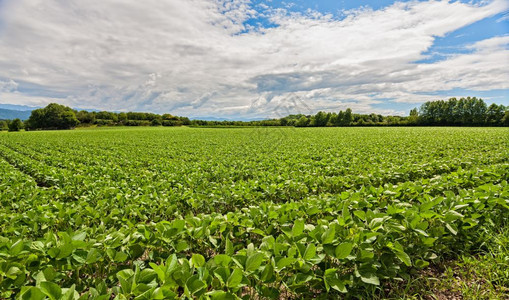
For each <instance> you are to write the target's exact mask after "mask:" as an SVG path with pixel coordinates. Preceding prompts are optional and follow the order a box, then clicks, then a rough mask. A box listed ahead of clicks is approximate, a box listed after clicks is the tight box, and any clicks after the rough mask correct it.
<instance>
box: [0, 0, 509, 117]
mask: <svg viewBox="0 0 509 300" xmlns="http://www.w3.org/2000/svg"><path fill="white" fill-rule="evenodd" d="M462 96H476V97H480V98H482V99H484V100H485V101H486V102H487V103H498V104H504V105H509V0H488V1H387V0H370V1H366V0H355V1H346V0H314V1H305V0H293V1H292V0H288V1H280V0H272V1H259V0H144V1H139V0H88V1H84V0H0V103H4V104H6V103H8V104H19V105H30V106H44V105H46V104H48V103H51V102H57V103H60V104H64V105H68V106H71V107H79V108H87V109H96V110H110V111H144V112H155V113H171V114H173V115H179V116H188V117H192V118H197V117H216V118H227V119H239V120H247V119H257V118H272V117H282V116H285V115H288V114H292V113H303V114H312V113H316V112H318V111H320V110H322V111H339V110H344V109H346V108H348V107H349V108H351V109H352V110H353V111H354V112H356V113H372V112H374V113H379V114H384V115H407V114H408V112H409V110H410V109H412V108H414V107H418V106H420V105H421V104H422V103H423V102H425V101H430V100H437V99H447V98H449V97H462Z"/></svg>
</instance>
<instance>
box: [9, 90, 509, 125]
mask: <svg viewBox="0 0 509 300" xmlns="http://www.w3.org/2000/svg"><path fill="white" fill-rule="evenodd" d="M93 125H96V126H182V125H186V126H208V127H221V126H223V127H231V126H294V127H342V126H509V106H508V107H506V106H504V105H497V104H495V103H493V104H491V105H490V106H487V104H486V103H485V102H484V101H483V100H482V99H478V98H476V97H466V98H460V99H456V98H450V99H449V100H447V101H445V100H436V101H428V102H426V103H424V104H422V105H421V107H420V108H419V109H417V108H414V109H412V110H411V111H410V115H409V116H403V117H402V116H383V115H380V114H374V113H371V114H355V113H353V112H352V110H351V109H350V108H347V109H346V110H345V111H342V110H340V111H339V112H337V113H336V112H323V111H319V112H318V113H316V114H315V115H304V114H295V115H289V116H286V117H283V118H279V119H270V120H259V121H206V120H190V119H189V118H187V117H179V116H173V115H171V114H162V115H159V114H154V113H143V112H127V113H125V112H120V113H116V112H108V111H100V112H89V111H85V110H81V111H76V110H73V109H71V108H69V107H67V106H63V105H60V104H56V103H51V104H49V105H48V106H46V107H44V108H40V109H36V110H33V111H32V114H31V115H30V118H29V119H28V120H27V121H26V122H25V123H23V122H22V121H21V120H19V119H15V120H12V121H8V120H7V121H5V120H4V121H0V130H9V131H19V130H21V129H23V128H24V129H25V130H38V129H71V128H74V127H77V126H93Z"/></svg>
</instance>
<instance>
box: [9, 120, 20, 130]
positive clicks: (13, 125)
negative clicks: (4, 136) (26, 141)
mask: <svg viewBox="0 0 509 300" xmlns="http://www.w3.org/2000/svg"><path fill="white" fill-rule="evenodd" d="M8 127H9V131H20V130H21V129H23V122H21V120H20V119H14V120H12V121H10V122H9V125H8Z"/></svg>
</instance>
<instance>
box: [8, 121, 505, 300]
mask: <svg viewBox="0 0 509 300" xmlns="http://www.w3.org/2000/svg"><path fill="white" fill-rule="evenodd" d="M508 180H509V129H508V128H449V127H443V128H430V127H428V128H417V127H416V128H411V127H406V128H382V127H376V128H269V127H266V128H188V127H179V128H162V127H151V128H123V127H121V128H107V129H103V128H94V129H80V130H70V131H34V132H15V133H5V132H0V204H1V208H0V298H2V299H3V298H5V299H9V298H18V299H91V300H92V299H240V298H243V299H310V298H318V299H357V298H358V299H370V298H391V297H397V296H396V294H394V293H395V292H397V291H403V292H405V293H406V294H405V297H408V298H412V297H413V298H420V297H422V298H423V299H433V298H426V297H428V296H430V297H432V296H433V293H435V292H436V291H435V292H434V291H433V290H430V291H429V293H430V295H424V294H422V293H421V292H422V291H412V290H411V288H410V287H411V286H412V282H413V280H415V279H416V278H421V277H423V276H425V274H428V273H427V272H431V271H432V270H436V269H437V268H438V269H439V268H440V266H441V265H443V264H445V263H446V262H450V261H453V262H454V261H458V260H459V259H460V257H477V258H479V259H481V258H482V257H485V256H486V255H488V256H489V255H491V256H490V257H492V258H493V260H492V262H493V261H494V262H495V263H494V264H495V271H493V270H492V271H490V272H491V273H490V274H495V275H492V276H493V277H492V278H489V280H488V279H486V278H484V280H485V281H489V283H485V284H486V285H488V286H489V287H490V288H492V289H493V293H494V294H490V295H491V296H489V295H484V296H483V295H481V294H479V295H481V296H483V297H495V296H496V297H500V298H503V297H504V295H507V294H508V293H509V271H507V270H509V250H508V248H507V247H508V246H507V245H505V246H504V244H505V242H509V237H508V233H509V185H508ZM504 239H505V240H504ZM504 247H505V248H504ZM495 250H496V251H498V252H496V253H495V252H494V251H495ZM477 261H479V260H477ZM479 263H480V262H479ZM504 264H505V265H504ZM497 266H498V267H497ZM504 270H505V271H504ZM504 272H505V273H504ZM490 276H491V275H490ZM486 285H481V287H482V288H485V287H486ZM414 286H415V284H414ZM493 295H495V296H493ZM465 297H466V296H465ZM472 297H474V296H472ZM474 298H475V297H474ZM481 298H482V297H481Z"/></svg>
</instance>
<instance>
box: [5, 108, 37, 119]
mask: <svg viewBox="0 0 509 300" xmlns="http://www.w3.org/2000/svg"><path fill="white" fill-rule="evenodd" d="M31 113H32V111H31V110H14V109H4V108H0V120H14V119H21V120H27V119H28V118H29V117H30V114H31Z"/></svg>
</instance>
